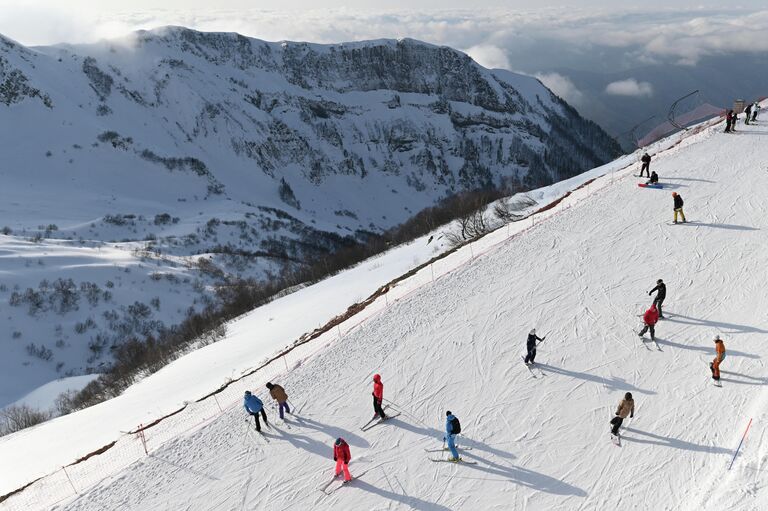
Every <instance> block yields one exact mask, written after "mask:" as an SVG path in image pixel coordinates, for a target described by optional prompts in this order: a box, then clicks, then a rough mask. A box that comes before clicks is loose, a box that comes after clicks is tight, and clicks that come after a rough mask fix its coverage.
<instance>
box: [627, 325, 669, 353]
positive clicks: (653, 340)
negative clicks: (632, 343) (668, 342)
mask: <svg viewBox="0 0 768 511" xmlns="http://www.w3.org/2000/svg"><path fill="white" fill-rule="evenodd" d="M632 331H633V332H634V333H635V335H636V336H638V337H639V338H640V342H642V343H643V346H645V349H647V350H649V351H650V350H651V348H649V347H648V344H646V343H647V342H648V341H646V340H645V337H643V336H642V335H640V334H639V333H638V332H637V331H636V330H635V329H634V328H633V329H632ZM651 342H653V344H654V345H655V346H656V349H657V350H658V351H664V350H662V349H661V346H659V343H658V342H656V339H651Z"/></svg>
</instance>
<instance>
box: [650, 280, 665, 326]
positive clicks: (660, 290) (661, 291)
mask: <svg viewBox="0 0 768 511" xmlns="http://www.w3.org/2000/svg"><path fill="white" fill-rule="evenodd" d="M654 291H657V293H656V298H654V299H653V304H654V305H655V306H656V308H657V309H658V310H659V319H665V318H664V314H663V313H662V312H661V304H662V303H664V298H666V297H667V285H666V284H664V281H663V280H661V279H659V280H657V281H656V287H654V288H653V289H651V290H650V291H648V296H650V295H652V294H653V292H654Z"/></svg>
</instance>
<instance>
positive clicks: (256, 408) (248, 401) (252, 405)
mask: <svg viewBox="0 0 768 511" xmlns="http://www.w3.org/2000/svg"><path fill="white" fill-rule="evenodd" d="M243 406H244V407H245V411H246V412H248V413H249V414H251V415H253V420H254V421H255V422H256V431H258V432H261V423H259V412H261V416H262V417H263V418H264V424H266V425H267V426H269V423H268V422H267V412H265V411H264V403H262V402H261V399H259V398H258V397H256V396H254V395H253V394H251V391H250V390H246V391H245V397H244V398H243Z"/></svg>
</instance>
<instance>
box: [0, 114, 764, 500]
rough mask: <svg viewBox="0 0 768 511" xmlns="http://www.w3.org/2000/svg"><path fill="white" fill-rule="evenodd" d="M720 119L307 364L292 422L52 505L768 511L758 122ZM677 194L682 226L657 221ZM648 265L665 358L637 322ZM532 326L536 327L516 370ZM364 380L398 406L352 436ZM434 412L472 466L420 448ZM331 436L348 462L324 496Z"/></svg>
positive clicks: (234, 426) (146, 465)
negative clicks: (540, 337)
mask: <svg viewBox="0 0 768 511" xmlns="http://www.w3.org/2000/svg"><path fill="white" fill-rule="evenodd" d="M721 131H722V127H721V126H718V127H716V128H714V129H710V130H705V131H704V132H703V133H701V134H699V135H694V136H692V137H690V138H688V139H686V140H685V143H683V144H681V145H679V146H677V147H675V148H673V149H671V150H669V151H666V152H665V153H663V154H662V155H659V156H658V157H657V158H655V159H654V162H653V163H652V168H653V169H654V170H656V171H657V172H658V173H659V175H660V177H661V179H660V180H661V182H662V183H665V184H666V185H667V186H666V188H665V189H664V190H651V189H640V188H638V187H637V185H636V183H637V181H638V179H637V178H633V177H631V175H630V174H629V172H630V171H627V172H624V173H618V174H617V176H616V177H617V179H616V180H609V179H603V180H601V181H600V182H599V183H596V186H593V188H592V190H591V193H584V195H583V196H580V197H581V198H580V200H579V201H578V202H575V203H574V205H573V207H572V208H569V209H565V210H563V211H561V212H559V213H557V214H554V215H552V216H551V217H550V218H548V219H546V220H545V221H542V222H539V223H537V224H536V225H534V226H533V227H530V228H529V229H527V230H526V232H525V233H524V234H522V235H521V236H517V237H513V238H511V239H509V240H508V241H507V242H505V243H502V244H500V245H499V246H497V247H496V248H495V249H492V250H490V251H488V252H486V253H484V254H483V255H481V256H479V257H477V258H476V259H475V260H474V261H473V262H472V263H471V264H468V265H464V266H462V267H460V268H458V269H457V270H456V271H454V272H452V273H451V274H449V275H447V276H445V277H443V278H440V279H437V280H436V281H435V282H434V283H433V284H428V285H426V286H423V287H422V288H420V289H419V290H417V291H416V292H414V293H412V294H410V295H409V296H406V297H405V298H403V299H401V300H399V301H398V302H396V303H394V304H390V306H389V307H388V308H386V309H384V310H383V311H382V312H381V313H380V314H378V315H375V316H373V317H372V318H371V319H370V320H368V321H367V322H365V323H363V324H362V325H361V327H360V328H357V329H355V330H353V331H352V332H351V333H349V334H347V335H345V336H344V337H343V338H342V339H341V340H339V341H338V342H335V343H333V344H331V345H330V346H329V347H328V348H326V349H324V350H322V351H320V352H319V353H318V354H317V355H316V356H314V357H313V358H312V359H311V360H309V361H306V362H304V363H303V364H302V365H301V366H300V367H298V368H297V369H295V370H294V371H292V372H291V373H290V374H289V375H288V376H286V377H285V378H284V379H282V380H281V381H280V383H281V384H283V385H284V386H285V388H286V390H287V391H288V394H289V396H290V399H291V401H293V402H294V403H296V404H299V405H300V407H301V413H300V414H299V417H296V418H291V419H290V421H289V424H288V425H276V427H275V429H272V430H266V435H267V438H268V440H269V442H268V443H267V442H265V440H264V439H262V438H260V437H257V436H255V435H254V434H253V433H248V434H246V433H245V430H244V422H243V412H242V410H241V409H239V408H238V407H235V408H234V409H230V410H229V411H228V412H227V413H225V414H224V415H222V416H220V417H219V418H218V419H217V420H215V421H213V422H211V423H210V424H208V425H206V426H205V427H203V428H201V429H194V430H191V431H190V432H189V433H188V434H187V435H185V436H183V437H180V438H177V439H174V440H172V441H170V442H168V443H166V444H165V445H163V446H162V447H161V448H159V449H157V450H156V451H154V452H153V453H151V455H150V456H148V457H145V458H143V459H142V460H141V461H139V462H137V463H135V464H133V465H131V466H130V467H128V468H127V469H125V470H123V471H121V472H120V473H119V474H117V475H116V476H114V477H112V478H110V479H108V480H106V481H104V482H102V483H101V484H99V485H97V486H96V487H95V488H92V489H90V490H89V491H87V492H86V493H85V494H83V495H81V496H79V497H78V498H76V499H74V500H71V501H68V502H65V503H62V504H60V505H59V506H57V507H56V509H67V510H102V509H121V510H123V509H195V510H198V509H217V510H225V509H226V510H229V509H269V510H282V509H310V508H311V509H430V510H446V509H451V510H453V509H530V510H544V509H547V510H549V509H563V510H566V509H567V510H575V509H584V510H587V509H614V508H619V507H621V508H624V509H654V510H656V509H658V510H662V509H669V510H679V509H685V510H688V509H689V510H698V509H718V510H719V509H739V510H757V509H764V508H765V507H766V506H768V492H766V484H765V479H764V478H761V477H760V469H761V468H762V465H763V460H764V459H765V458H766V455H768V452H767V451H768V442H764V441H763V437H764V435H765V427H764V421H765V419H766V418H767V417H768V413H766V412H765V405H766V404H768V393H767V392H766V388H765V385H766V383H768V380H766V379H765V364H764V361H763V359H764V357H765V356H768V340H767V339H766V335H765V334H766V333H768V325H767V324H766V323H767V322H766V313H765V310H766V306H767V305H768V299H767V298H766V295H765V291H764V290H765V289H766V286H768V277H767V276H766V272H765V271H764V268H765V266H766V259H768V256H766V254H765V246H766V235H765V232H766V229H768V220H767V218H768V215H767V213H768V205H767V204H766V202H765V197H766V195H768V172H766V171H767V170H768V151H766V149H765V147H766V140H768V123H767V122H766V121H762V122H761V123H759V124H758V125H757V126H753V127H745V126H743V125H739V132H738V133H736V134H734V135H726V134H723V133H721ZM633 171H636V169H635V170H633ZM673 190H674V191H677V192H678V193H680V194H681V195H682V196H683V198H684V199H685V201H686V208H685V210H686V216H687V217H688V220H689V223H688V224H685V225H671V224H670V223H671V219H672V199H671V197H670V192H671V191H673ZM657 278H663V279H664V280H665V282H666V283H667V286H668V296H667V300H666V302H665V313H666V314H667V315H668V317H669V319H667V320H662V321H661V322H660V324H659V325H658V328H657V338H658V342H659V346H660V348H661V350H660V351H657V350H656V349H655V347H654V346H653V345H652V344H651V345H647V346H646V345H644V344H643V343H641V342H640V341H639V339H638V338H637V337H636V336H635V335H634V334H633V333H632V328H633V327H637V325H638V324H639V318H638V317H637V315H638V314H640V313H642V311H643V310H644V309H645V308H646V307H647V306H648V305H649V304H650V301H651V300H650V297H648V295H647V291H648V290H649V289H650V288H651V287H653V285H654V283H655V281H656V279H657ZM532 326H536V327H537V328H538V329H539V331H540V332H541V333H543V334H547V339H546V341H545V342H544V343H543V344H542V345H541V347H540V348H539V355H538V357H537V361H538V362H540V365H539V369H534V371H533V374H532V373H531V372H530V371H529V370H528V369H526V368H525V367H524V366H523V364H522V361H521V360H520V355H521V354H522V352H523V350H524V341H525V334H526V333H527V332H528V330H529V329H530V328H531V327H532ZM716 333H719V334H720V335H722V336H723V338H724V340H725V345H726V348H727V350H728V355H727V358H726V360H725V362H724V363H723V365H722V372H723V378H722V381H723V387H722V388H716V387H714V386H713V385H711V383H710V380H709V370H708V368H707V363H708V360H710V359H711V358H712V356H713V354H714V347H713V343H712V338H713V337H714V335H715V334H716ZM374 372H379V373H380V374H382V376H383V380H384V383H385V397H386V398H388V399H390V400H392V401H393V402H395V403H397V404H398V405H399V408H400V409H402V410H403V413H402V415H400V417H398V418H396V419H392V420H391V421H390V422H388V423H385V424H383V425H379V426H376V427H374V428H373V429H371V430H370V431H368V432H361V431H360V429H359V426H360V425H362V424H363V423H364V422H365V421H366V420H367V419H368V418H370V414H371V404H370V392H371V383H370V379H371V376H372V374H373V373H374ZM534 375H535V377H534ZM195 377H196V375H194V374H188V375H187V378H189V379H190V380H193V379H195ZM262 383H263V382H260V383H259V384H258V386H257V387H255V389H254V390H255V391H256V392H258V393H259V394H260V395H261V397H262V398H264V397H266V392H264V391H265V389H264V388H263V386H261V384H262ZM627 391H630V392H632V393H633V394H634V396H635V401H636V405H637V410H636V415H635V418H634V419H633V420H632V421H629V422H628V423H627V422H625V425H626V426H627V428H626V429H625V431H624V438H623V442H622V446H621V447H620V448H617V447H615V446H613V445H612V444H611V443H610V441H609V438H608V420H609V419H610V417H611V415H612V413H613V410H614V409H615V407H616V404H617V403H618V401H619V400H620V398H621V396H623V394H624V393H625V392H627ZM265 401H266V400H265ZM267 402H268V401H267ZM447 409H450V410H451V411H453V412H454V414H456V415H457V416H458V417H459V418H460V419H461V420H462V424H463V427H464V434H463V435H462V436H461V437H462V438H461V439H460V442H459V443H460V444H463V445H467V446H471V447H472V450H470V451H466V452H465V453H464V457H465V458H466V459H467V460H471V461H476V462H477V464H476V465H471V466H470V465H466V466H454V465H450V464H446V463H431V462H430V461H429V460H428V454H427V453H426V452H425V451H424V449H425V448H439V447H440V441H441V438H442V428H443V424H444V417H445V410H447ZM269 413H270V417H271V418H274V417H275V413H274V410H273V409H272V408H271V403H270V408H269ZM750 418H753V419H754V422H753V424H752V430H751V431H750V433H749V436H748V437H747V440H746V442H745V445H744V446H743V447H742V454H741V455H740V456H739V457H738V458H737V459H736V463H735V465H734V469H733V470H732V471H730V472H727V471H726V468H727V466H728V463H729V462H730V459H731V457H732V456H733V453H734V449H735V448H736V445H737V444H738V442H739V439H740V438H741V435H742V433H743V429H744V427H745V426H746V425H747V422H748V421H749V419H750ZM64 419H66V418H64ZM60 420H61V419H60ZM91 427H93V428H94V429H98V425H92V426H91ZM337 436H343V437H344V438H345V439H346V440H347V441H348V442H349V444H350V446H351V449H352V456H353V462H352V463H351V465H350V469H351V471H352V474H353V476H354V475H356V474H363V475H362V477H361V478H360V479H359V480H356V481H354V482H353V483H351V485H349V486H345V487H343V488H340V489H338V490H336V491H333V493H331V494H330V495H325V494H324V493H322V492H320V491H319V490H318V489H319V488H320V487H321V486H323V485H324V484H325V483H326V482H328V481H329V480H330V477H331V475H332V468H333V467H332V460H331V455H332V454H331V446H332V441H333V439H334V438H335V437H337ZM11 440H13V439H11ZM0 448H2V445H1V444H0ZM49 449H55V446H53V445H51V446H49ZM433 456H434V454H433ZM331 488H335V486H332V487H331ZM11 502H12V500H10V501H9V503H11ZM0 507H2V505H0Z"/></svg>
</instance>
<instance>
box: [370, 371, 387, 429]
mask: <svg viewBox="0 0 768 511" xmlns="http://www.w3.org/2000/svg"><path fill="white" fill-rule="evenodd" d="M382 401H384V384H383V383H381V375H378V374H374V375H373V411H374V413H375V414H376V415H377V416H378V417H379V418H380V419H381V420H384V419H386V418H387V415H386V414H385V413H384V410H383V409H382V407H381V403H382Z"/></svg>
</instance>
